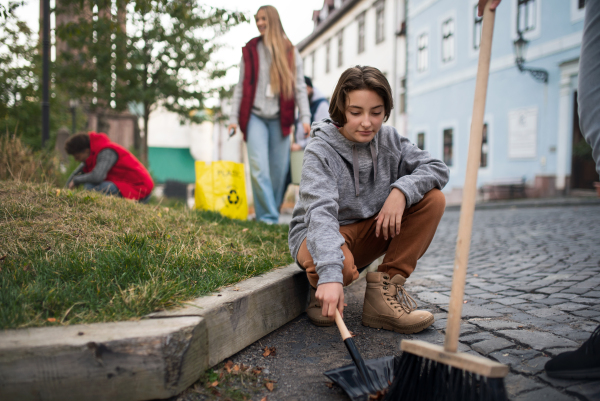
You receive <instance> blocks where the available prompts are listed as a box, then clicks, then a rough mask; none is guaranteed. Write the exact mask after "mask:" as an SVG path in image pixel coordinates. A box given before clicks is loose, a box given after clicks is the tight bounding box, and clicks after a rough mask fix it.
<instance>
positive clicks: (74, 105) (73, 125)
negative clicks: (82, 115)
mask: <svg viewBox="0 0 600 401" xmlns="http://www.w3.org/2000/svg"><path fill="white" fill-rule="evenodd" d="M77 106H79V101H78V100H77V99H71V100H69V108H70V109H71V135H72V134H74V133H75V130H76V128H77V124H76V118H75V117H76V116H77Z"/></svg>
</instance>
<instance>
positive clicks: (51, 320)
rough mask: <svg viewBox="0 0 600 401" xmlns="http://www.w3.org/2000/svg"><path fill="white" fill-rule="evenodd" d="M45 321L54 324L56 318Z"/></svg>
mask: <svg viewBox="0 0 600 401" xmlns="http://www.w3.org/2000/svg"><path fill="white" fill-rule="evenodd" d="M47 320H48V321H49V322H50V323H54V322H56V318H53V317H49V318H48V319H47Z"/></svg>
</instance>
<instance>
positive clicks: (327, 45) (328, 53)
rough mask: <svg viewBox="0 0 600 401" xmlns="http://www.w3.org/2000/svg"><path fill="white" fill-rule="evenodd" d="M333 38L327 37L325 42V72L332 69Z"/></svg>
mask: <svg viewBox="0 0 600 401" xmlns="http://www.w3.org/2000/svg"><path fill="white" fill-rule="evenodd" d="M330 50H331V39H327V42H325V73H328V72H329V70H330V69H331V63H330V61H331V57H330V56H331V51H330Z"/></svg>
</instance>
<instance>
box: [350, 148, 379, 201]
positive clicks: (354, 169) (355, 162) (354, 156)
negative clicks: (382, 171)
mask: <svg viewBox="0 0 600 401" xmlns="http://www.w3.org/2000/svg"><path fill="white" fill-rule="evenodd" d="M370 148H371V158H372V159H373V181H375V180H377V151H376V150H375V143H374V142H373V141H371V145H370ZM352 172H353V173H354V191H355V192H356V196H358V194H359V193H360V189H359V186H360V185H359V183H358V176H359V168H358V150H357V149H356V145H352Z"/></svg>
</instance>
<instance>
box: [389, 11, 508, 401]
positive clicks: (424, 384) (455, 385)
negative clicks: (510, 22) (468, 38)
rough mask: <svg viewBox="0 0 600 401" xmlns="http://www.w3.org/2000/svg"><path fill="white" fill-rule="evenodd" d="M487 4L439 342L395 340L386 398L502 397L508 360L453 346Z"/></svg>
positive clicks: (467, 235) (483, 73) (481, 103)
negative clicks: (441, 342)
mask: <svg viewBox="0 0 600 401" xmlns="http://www.w3.org/2000/svg"><path fill="white" fill-rule="evenodd" d="M489 5H490V1H488V3H487V4H486V7H485V11H484V14H483V27H482V29H483V30H482V33H481V42H480V47H479V65H478V67H477V81H476V83H475V100H474V104H473V116H472V119H471V133H470V140H469V152H468V158H467V172H466V177H465V185H464V189H463V194H464V195H463V199H462V206H461V212H460V221H459V226H458V239H457V242H456V253H455V256H454V275H453V279H452V290H451V293H450V305H449V308H448V320H447V326H446V336H445V339H444V346H443V347H441V346H439V345H433V344H429V343H426V342H424V341H416V340H403V341H402V343H401V345H400V349H401V350H402V351H403V354H402V357H401V359H400V361H399V363H398V364H397V365H396V369H395V373H394V381H393V383H392V384H391V386H390V387H389V389H388V393H387V395H386V398H385V399H386V400H410V401H420V400H435V401H443V400H457V401H462V400H465V401H466V400H488V401H496V400H498V401H500V400H506V399H507V396H506V391H505V389H504V377H505V376H506V375H507V374H508V366H506V365H502V364H500V363H497V362H494V361H491V360H488V359H486V358H483V357H479V356H475V355H471V354H466V353H462V352H457V349H458V336H459V332H460V319H461V312H462V305H463V297H464V291H465V280H466V275H467V262H468V259H469V248H470V244H471V230H472V227H473V213H474V211H475V196H476V194H477V170H478V169H479V161H480V155H481V138H482V131H483V116H484V112H485V97H486V92H487V84H488V75H489V71H490V56H491V52H492V36H493V31H494V17H495V12H494V11H492V10H490V9H489Z"/></svg>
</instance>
